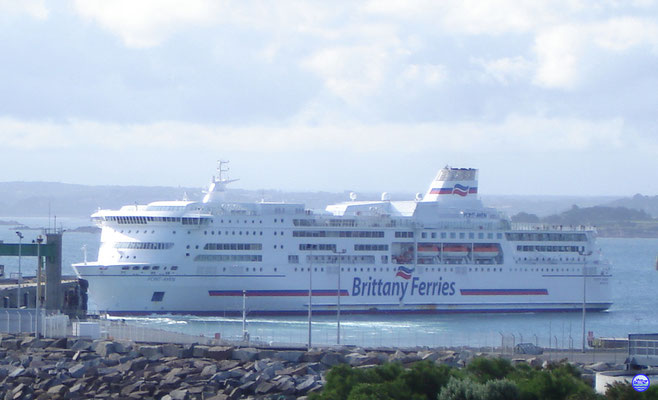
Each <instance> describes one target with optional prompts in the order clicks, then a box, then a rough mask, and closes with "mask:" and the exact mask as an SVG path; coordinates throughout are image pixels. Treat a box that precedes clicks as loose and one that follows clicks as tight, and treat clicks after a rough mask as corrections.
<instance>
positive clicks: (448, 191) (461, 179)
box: [422, 166, 478, 202]
mask: <svg viewBox="0 0 658 400" xmlns="http://www.w3.org/2000/svg"><path fill="white" fill-rule="evenodd" d="M477 193H478V170H477V169H473V168H452V167H449V166H446V167H445V168H442V169H441V170H440V171H439V173H438V174H437V175H436V178H434V181H432V183H431V184H430V187H429V189H427V193H425V196H423V200H422V201H424V202H429V201H441V202H443V201H460V202H463V201H465V200H477Z"/></svg>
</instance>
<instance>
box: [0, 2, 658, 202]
mask: <svg viewBox="0 0 658 400" xmlns="http://www.w3.org/2000/svg"><path fill="white" fill-rule="evenodd" d="M0 57H1V62H0V181H54V182H66V183H79V184H92V185H107V184H110V185H151V186H156V185H164V186H185V187H200V186H204V185H206V184H207V183H208V181H209V179H210V177H211V175H212V174H213V173H214V172H215V168H216V161H217V160H218V159H225V160H230V162H231V163H230V166H231V171H230V177H231V178H239V179H240V181H238V182H236V183H234V184H233V185H234V187H238V188H244V189H254V190H257V189H281V190H286V191H343V190H353V191H356V192H357V193H358V192H359V191H362V192H382V191H387V192H394V193H400V192H410V193H415V192H424V191H425V190H426V188H427V186H428V185H429V183H430V182H431V180H432V179H433V178H434V176H435V174H436V172H437V171H438V169H440V168H442V167H443V166H445V165H451V166H454V167H472V168H478V169H480V182H479V192H480V193H481V194H517V195H578V196H588V195H615V196H617V195H622V196H630V195H633V194H635V193H642V194H645V195H657V194H658V179H656V177H657V175H658V2H657V1H652V0H625V1H621V0H619V1H618V0H593V1H586V0H498V1H484V0H483V1H478V0H442V1H436V0H405V1H389V0H377V1H354V0H349V1H340V0H335V1H288V0H280V1H250V0H239V1H221V0H186V1H178V0H139V1H135V0H111V1H109V0H60V1H39V0H15V1H12V0H0Z"/></svg>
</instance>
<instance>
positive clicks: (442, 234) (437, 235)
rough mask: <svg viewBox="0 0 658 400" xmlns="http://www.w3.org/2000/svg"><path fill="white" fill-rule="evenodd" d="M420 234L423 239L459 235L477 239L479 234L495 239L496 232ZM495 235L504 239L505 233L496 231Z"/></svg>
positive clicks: (451, 237)
mask: <svg viewBox="0 0 658 400" xmlns="http://www.w3.org/2000/svg"><path fill="white" fill-rule="evenodd" d="M420 236H421V237H422V238H423V239H426V238H432V239H436V238H439V237H440V238H441V239H447V238H450V239H457V237H459V239H466V237H467V236H468V238H469V239H475V237H476V236H477V238H478V239H485V238H486V239H493V238H494V233H493V232H487V233H486V234H485V233H484V232H478V233H477V235H476V234H475V232H468V235H467V234H466V232H459V233H457V232H422V233H421V235H420ZM495 236H496V239H502V238H503V234H502V233H500V232H498V233H496V235H495Z"/></svg>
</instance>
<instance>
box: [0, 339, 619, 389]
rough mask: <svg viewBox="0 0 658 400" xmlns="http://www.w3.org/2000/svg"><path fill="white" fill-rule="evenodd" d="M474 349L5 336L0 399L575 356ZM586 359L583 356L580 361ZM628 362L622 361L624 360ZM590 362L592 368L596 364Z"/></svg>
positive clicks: (318, 383) (242, 384) (311, 380)
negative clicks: (343, 367)
mask: <svg viewBox="0 0 658 400" xmlns="http://www.w3.org/2000/svg"><path fill="white" fill-rule="evenodd" d="M480 350H482V349H476V348H466V347H464V348H453V349H448V348H439V349H429V348H414V349H398V348H360V347H352V346H350V347H346V346H343V347H322V348H312V349H310V350H306V349H300V348H293V347H290V346H289V347H287V348H268V347H259V348H256V347H240V346H239V345H231V344H227V343H221V344H219V345H212V344H207V345H201V344H185V345H181V344H156V343H151V342H148V341H145V342H133V341H128V340H113V339H97V340H91V339H86V338H80V337H64V338H58V339H36V338H35V337H34V336H32V335H27V334H6V333H3V334H0V359H1V361H0V383H1V384H2V385H1V387H2V389H0V395H2V398H6V397H5V396H6V395H7V393H11V396H12V397H11V398H13V399H23V398H86V397H96V398H119V397H120V398H135V399H137V398H153V399H160V398H163V399H167V400H169V399H182V400H185V399H213V400H220V399H237V398H254V399H256V398H271V397H274V396H276V398H280V399H293V398H305V396H306V395H308V394H309V393H312V392H315V391H319V390H321V389H322V387H323V386H324V383H325V380H324V378H325V375H326V373H327V371H329V369H330V368H331V367H333V366H335V365H338V364H340V363H347V364H349V365H351V366H352V367H355V368H372V367H374V366H377V365H381V364H383V363H386V362H399V363H401V364H403V365H404V366H405V367H408V366H409V365H411V364H413V363H415V362H418V361H422V360H427V361H430V362H433V363H438V364H446V365H449V366H452V367H458V368H461V367H464V366H465V365H466V364H468V362H470V360H472V359H473V358H474V357H501V356H502V357H505V358H508V359H510V360H511V361H512V363H514V364H516V363H528V364H529V365H531V366H534V367H538V368H542V367H546V366H548V365H549V363H550V362H551V361H558V360H564V359H568V358H569V353H572V354H571V357H572V358H573V359H574V360H575V358H576V357H574V356H575V355H574V354H573V353H574V352H573V351H571V352H569V351H568V350H566V351H565V350H563V351H553V352H551V353H546V354H542V355H537V356H534V355H533V356H530V355H520V354H500V353H495V352H494V353H491V352H481V351H480ZM579 354H580V353H578V355H579ZM582 356H583V357H581V358H580V361H579V362H578V361H575V362H574V363H575V365H576V366H577V367H578V368H579V369H580V370H581V372H582V373H583V379H584V380H585V381H587V382H588V383H590V384H592V385H593V382H594V374H595V373H596V372H599V371H604V370H605V371H608V370H621V369H624V365H623V364H621V363H622V362H623V361H624V359H625V353H624V352H619V351H616V352H611V351H591V352H588V353H585V354H582ZM622 356H623V358H622ZM590 361H591V362H590Z"/></svg>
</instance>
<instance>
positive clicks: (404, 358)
mask: <svg viewBox="0 0 658 400" xmlns="http://www.w3.org/2000/svg"><path fill="white" fill-rule="evenodd" d="M389 361H391V362H399V363H402V364H409V363H413V362H416V361H420V357H418V354H416V353H405V352H403V351H400V350H397V351H396V352H395V353H393V354H392V355H391V357H390V358H389Z"/></svg>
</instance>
